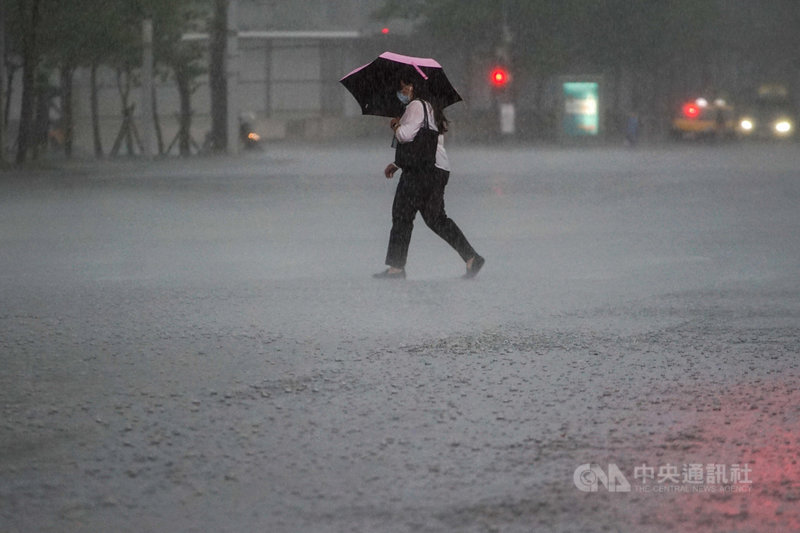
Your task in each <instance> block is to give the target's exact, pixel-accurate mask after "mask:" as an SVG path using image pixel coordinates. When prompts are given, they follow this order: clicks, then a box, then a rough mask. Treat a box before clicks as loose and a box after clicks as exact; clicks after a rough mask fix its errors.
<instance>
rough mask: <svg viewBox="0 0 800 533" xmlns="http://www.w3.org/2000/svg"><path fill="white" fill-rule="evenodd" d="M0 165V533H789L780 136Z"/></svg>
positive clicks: (793, 380)
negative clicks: (418, 207)
mask: <svg viewBox="0 0 800 533" xmlns="http://www.w3.org/2000/svg"><path fill="white" fill-rule="evenodd" d="M383 141H385V139H378V140H375V141H360V142H357V143H353V144H350V145H347V146H337V145H334V144H304V145H299V146H298V145H292V144H290V143H287V142H283V143H277V144H274V145H268V146H267V147H266V148H265V150H264V151H263V152H261V153H246V154H242V155H240V156H238V157H233V156H230V157H225V158H216V159H215V158H195V159H192V160H189V161H185V162H184V161H179V160H174V159H170V160H163V161H155V162H152V163H149V164H146V165H145V164H143V163H141V162H136V161H131V160H125V159H119V160H113V161H104V162H86V161H84V162H72V163H63V164H61V163H58V164H55V163H54V164H53V165H52V167H48V166H47V165H46V164H42V165H40V166H39V167H38V169H36V170H27V171H24V172H23V171H6V172H4V173H2V174H0V250H2V251H1V252H0V367H1V368H2V372H0V409H2V417H0V531H3V532H9V533H15V532H32V531H37V532H96V531H123V532H140V531H158V532H161V531H164V532H167V531H169V532H190V531H197V532H199V531H229V532H242V531H269V532H273V533H294V532H314V533H316V532H342V533H344V532H358V531H360V532H364V533H368V532H381V533H383V532H391V533H394V532H398V533H400V532H409V533H410V532H452V531H459V532H462V531H463V532H470V533H489V532H497V533H500V532H503V533H506V532H515V533H516V532H530V531H554V532H594V531H640V532H657V531H678V532H697V531H700V532H711V531H714V532H720V531H730V532H733V531H737V532H768V531H800V506H798V501H800V465H798V463H797V461H798V450H799V449H800V359H799V358H798V354H800V209H798V206H799V203H800V174H799V173H798V169H800V152H798V150H797V145H796V144H793V143H792V144H790V143H775V144H769V143H763V144H759V143H754V144H747V143H743V144H736V143H732V144H729V145H722V146H715V145H711V144H707V145H694V146H690V145H678V144H674V145H657V146H641V147H639V148H637V149H629V148H624V147H622V146H620V147H610V148H609V147H607V148H592V147H589V148H577V147H575V148H565V147H556V146H518V145H509V146H504V145H495V146H477V145H469V144H465V143H462V144H458V143H456V144H454V145H453V146H452V147H451V148H449V155H450V160H451V163H452V165H453V173H452V175H451V177H450V182H449V185H448V188H447V194H446V196H445V201H446V207H447V212H448V215H449V216H450V217H452V218H453V219H454V220H455V221H456V222H457V223H458V224H459V226H460V227H461V229H462V230H463V231H464V233H465V234H466V236H467V237H468V239H469V240H470V241H471V243H472V244H473V245H474V247H475V248H476V249H477V250H478V252H479V253H480V254H482V255H483V256H485V257H486V260H487V262H486V266H485V267H484V268H483V270H482V271H481V273H480V275H479V276H477V278H476V279H474V280H463V279H461V275H462V274H463V273H464V265H463V262H461V260H460V259H459V257H458V255H457V254H456V253H455V252H454V251H453V250H452V249H450V248H449V247H448V246H447V245H446V244H445V243H444V242H442V241H441V240H440V239H439V238H438V237H436V236H435V235H434V234H433V233H432V232H431V231H430V230H429V229H428V228H427V227H426V226H425V225H424V223H423V222H422V220H421V218H420V217H417V222H416V226H415V230H414V234H413V237H412V241H411V247H410V253H409V262H408V265H407V273H408V279H406V280H405V281H398V280H389V281H386V280H375V279H373V278H372V274H373V273H375V272H378V271H380V270H382V269H383V268H385V267H384V266H383V259H384V256H385V252H386V244H387V239H388V234H389V229H390V225H391V217H390V210H391V204H392V198H393V194H394V186H395V181H391V182H390V181H387V180H386V179H385V178H383V176H382V171H383V168H384V166H385V165H386V164H387V163H388V162H389V160H390V157H391V151H390V149H389V147H388V146H387V144H388V142H383Z"/></svg>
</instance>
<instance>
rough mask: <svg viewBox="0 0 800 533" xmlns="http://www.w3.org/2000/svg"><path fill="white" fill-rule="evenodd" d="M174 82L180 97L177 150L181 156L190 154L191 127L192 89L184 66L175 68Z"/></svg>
mask: <svg viewBox="0 0 800 533" xmlns="http://www.w3.org/2000/svg"><path fill="white" fill-rule="evenodd" d="M175 83H176V84H177V86H178V96H179V97H180V105H181V107H180V109H181V111H180V118H179V119H178V120H179V127H178V128H179V129H178V150H179V151H180V154H181V157H188V156H189V155H191V148H190V142H191V128H192V89H191V79H190V78H189V75H188V73H187V72H186V69H185V68H182V67H181V66H178V67H177V68H175Z"/></svg>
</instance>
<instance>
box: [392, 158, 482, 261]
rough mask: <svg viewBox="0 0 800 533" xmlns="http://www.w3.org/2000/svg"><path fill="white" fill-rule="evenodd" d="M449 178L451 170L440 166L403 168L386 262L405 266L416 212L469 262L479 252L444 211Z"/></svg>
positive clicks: (394, 206) (395, 195)
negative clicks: (422, 168)
mask: <svg viewBox="0 0 800 533" xmlns="http://www.w3.org/2000/svg"><path fill="white" fill-rule="evenodd" d="M449 178H450V173H449V172H448V171H446V170H442V169H440V168H434V169H433V170H432V171H430V170H423V171H419V170H411V169H409V170H403V173H402V175H401V176H400V183H398V184H397V190H396V191H395V193H394V203H393V204H392V231H391V233H390V234H389V249H388V250H387V252H386V264H387V265H389V266H391V267H395V268H405V266H406V258H407V257H408V245H409V243H410V242H411V232H412V230H413V229H414V217H416V215H417V211H419V212H420V213H421V214H422V219H423V220H424V221H425V224H427V225H428V227H429V228H431V229H432V230H433V232H434V233H436V235H438V236H439V237H441V238H442V239H444V240H445V242H447V244H449V245H450V246H452V247H453V249H455V251H456V252H458V255H460V256H461V259H463V260H464V261H467V260H468V259H469V258H471V257H473V256H475V255H476V254H475V250H474V249H473V248H472V246H470V244H469V242H468V241H467V238H466V237H464V234H463V233H462V232H461V230H460V229H459V228H458V226H457V225H456V223H455V222H453V221H452V220H451V219H449V218H448V217H447V214H446V213H445V212H444V188H445V187H446V186H447V180H448V179H449Z"/></svg>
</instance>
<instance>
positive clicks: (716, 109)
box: [671, 98, 736, 139]
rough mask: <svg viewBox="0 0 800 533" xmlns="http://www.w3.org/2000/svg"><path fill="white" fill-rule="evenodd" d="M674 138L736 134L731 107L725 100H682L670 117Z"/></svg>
mask: <svg viewBox="0 0 800 533" xmlns="http://www.w3.org/2000/svg"><path fill="white" fill-rule="evenodd" d="M671 133H672V136H673V137H674V138H675V139H725V138H732V137H734V136H735V135H736V120H735V116H734V112H733V107H732V106H730V105H729V104H728V103H727V102H726V101H725V100H722V99H716V100H713V101H711V102H709V101H708V100H706V99H705V98H697V99H695V100H690V101H687V102H684V103H683V104H682V105H681V108H680V111H679V113H677V114H676V116H675V118H673V119H672V129H671Z"/></svg>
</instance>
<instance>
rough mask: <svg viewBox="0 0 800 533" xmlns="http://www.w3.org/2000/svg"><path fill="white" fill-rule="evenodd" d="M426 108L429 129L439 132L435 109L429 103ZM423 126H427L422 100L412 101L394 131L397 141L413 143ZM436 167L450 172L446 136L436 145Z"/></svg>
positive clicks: (441, 137) (426, 103)
mask: <svg viewBox="0 0 800 533" xmlns="http://www.w3.org/2000/svg"><path fill="white" fill-rule="evenodd" d="M425 107H426V108H427V110H428V128H430V129H432V130H435V131H439V129H438V128H437V127H436V120H435V119H434V118H433V107H431V104H430V103H428V102H425ZM423 124H425V113H424V111H423V110H422V100H412V101H411V102H410V103H409V104H408V105H407V106H406V111H405V113H403V116H402V117H400V125H399V126H398V127H397V129H395V130H394V135H395V137H397V141H398V142H401V143H407V142H411V141H413V140H414V137H416V136H417V132H418V131H419V130H420V128H422V125H423ZM435 165H436V167H437V168H440V169H442V170H447V171H448V172H449V171H450V160H449V159H448V158H447V151H446V150H445V149H444V135H442V134H441V133H440V134H439V140H438V142H437V143H436V163H435Z"/></svg>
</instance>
